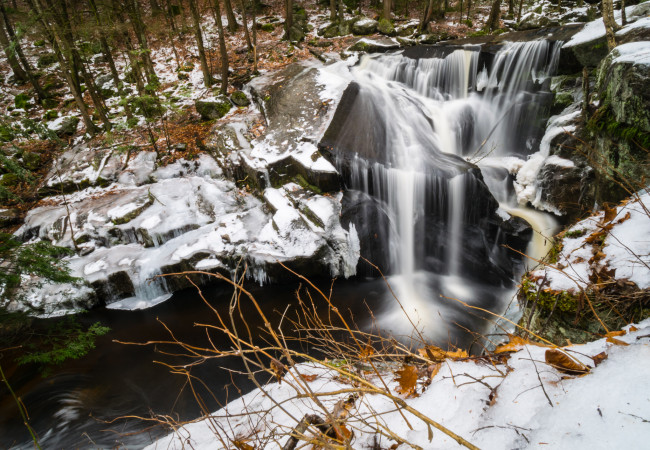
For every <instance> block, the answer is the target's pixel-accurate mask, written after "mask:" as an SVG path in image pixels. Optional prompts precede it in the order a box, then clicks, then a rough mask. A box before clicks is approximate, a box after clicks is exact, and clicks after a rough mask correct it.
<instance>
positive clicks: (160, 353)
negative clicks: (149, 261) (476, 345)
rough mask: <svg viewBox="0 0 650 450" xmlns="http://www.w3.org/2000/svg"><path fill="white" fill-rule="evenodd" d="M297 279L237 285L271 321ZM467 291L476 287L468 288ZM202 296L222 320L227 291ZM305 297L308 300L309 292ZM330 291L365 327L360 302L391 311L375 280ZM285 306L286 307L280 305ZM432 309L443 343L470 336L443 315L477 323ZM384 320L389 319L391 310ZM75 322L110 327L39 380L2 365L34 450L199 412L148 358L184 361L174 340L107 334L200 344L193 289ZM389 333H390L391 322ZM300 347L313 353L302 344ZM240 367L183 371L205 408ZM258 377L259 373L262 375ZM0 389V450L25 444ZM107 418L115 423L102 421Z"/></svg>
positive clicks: (240, 379) (121, 441)
mask: <svg viewBox="0 0 650 450" xmlns="http://www.w3.org/2000/svg"><path fill="white" fill-rule="evenodd" d="M318 285H319V287H321V288H322V289H323V291H324V292H326V293H328V292H329V289H330V282H329V281H324V280H322V281H320V282H318ZM298 286H299V285H298V284H297V283H296V284H286V285H278V286H266V287H264V288H260V287H258V286H250V285H249V286H247V287H248V288H249V289H251V292H252V293H253V294H254V296H255V297H256V298H257V300H258V301H259V302H260V304H261V306H262V308H263V310H264V313H265V314H267V315H268V317H269V319H270V320H271V321H272V322H274V326H277V324H278V322H279V319H280V317H281V315H282V313H283V312H285V310H287V316H288V317H295V313H296V305H297V300H296V296H295V291H296V289H297V288H298ZM493 289H494V288H486V289H485V290H484V291H483V292H482V293H481V294H480V296H479V297H480V298H481V299H482V300H481V301H480V304H481V305H483V306H486V307H497V308H498V307H499V306H498V305H499V303H500V301H499V298H498V295H497V294H499V293H495V292H490V290H492V291H493ZM473 292H474V294H477V293H478V291H476V290H474V291H473ZM204 294H205V297H206V298H207V299H209V301H210V303H211V304H212V305H213V306H214V307H215V308H217V310H218V311H219V314H221V315H222V317H224V318H227V317H228V303H229V301H230V298H231V295H232V290H231V289H230V288H226V287H223V286H222V287H219V286H216V287H210V288H205V289H204ZM313 297H314V298H317V296H316V295H314V296H313ZM305 298H306V297H305ZM332 298H333V299H334V302H335V304H336V305H337V306H338V307H339V309H340V310H341V311H346V314H347V315H348V317H351V318H353V321H354V323H356V325H357V326H358V327H359V328H360V329H364V330H371V329H373V319H372V316H371V314H370V313H369V312H368V311H369V309H371V310H373V311H374V312H375V317H380V318H381V317H383V316H384V315H385V314H389V316H388V317H392V316H391V315H392V314H394V311H395V307H394V306H390V305H391V303H392V302H391V301H390V300H388V301H387V299H390V294H389V293H388V291H387V289H386V285H385V282H384V281H383V280H381V279H379V280H369V281H362V280H349V281H337V282H336V283H335V284H334V291H333V296H332ZM466 300H467V299H466ZM433 301H436V300H433ZM438 301H440V300H438ZM287 305H291V306H289V308H288V309H287ZM319 305H320V306H319V309H320V314H321V316H322V317H326V316H327V314H326V311H327V310H326V308H325V305H324V302H321V303H320V304H319ZM440 312H441V314H442V316H443V317H445V316H446V317H448V318H450V319H451V320H450V322H451V323H448V324H446V325H445V330H444V332H443V333H442V335H443V336H444V339H443V341H444V342H438V344H440V345H446V342H447V340H451V341H453V342H454V343H455V344H458V345H461V346H466V345H467V344H469V342H470V339H471V336H469V335H467V334H466V333H464V332H462V331H461V329H460V328H459V327H458V326H457V325H454V323H453V322H458V323H459V324H460V325H461V326H462V327H467V328H469V329H474V330H477V329H479V330H480V329H481V328H482V327H484V324H483V322H482V321H481V320H480V319H478V318H476V317H474V316H472V315H470V314H468V313H467V311H466V310H463V308H462V307H459V305H450V306H446V307H444V308H441V309H440ZM242 313H243V314H244V316H245V317H246V319H247V324H248V326H249V327H250V329H251V330H252V332H253V333H254V334H256V336H257V339H258V341H259V342H260V343H262V342H263V341H261V340H260V337H259V330H260V329H261V328H262V327H263V323H262V321H261V320H260V318H259V317H258V315H257V313H256V312H255V311H254V308H253V306H252V304H251V303H250V302H248V301H244V302H243V303H242ZM390 320H391V321H394V319H392V318H391V319H390ZM80 321H81V322H82V323H84V324H86V325H89V324H92V323H94V322H96V321H101V322H102V324H104V325H106V326H109V327H110V328H111V332H110V333H108V334H107V335H106V336H102V337H100V338H99V339H98V340H97V348H96V349H95V350H94V351H92V352H91V353H90V354H89V355H88V356H87V357H85V358H84V359H82V360H79V361H67V362H66V363H65V364H63V365H62V366H60V367H58V368H57V369H56V370H55V371H54V372H53V374H52V375H51V376H50V377H48V378H46V379H43V378H41V377H40V375H38V373H36V372H35V369H34V368H33V367H18V368H15V367H14V368H11V367H9V368H8V370H9V371H11V372H12V373H11V375H10V381H11V384H12V386H13V388H14V389H15V390H16V392H17V394H18V395H19V396H21V398H22V400H23V401H24V403H25V405H26V407H27V410H28V412H29V414H30V417H31V424H32V426H33V427H34V429H35V430H36V431H37V434H38V436H39V438H40V440H41V443H42V445H43V448H66V449H67V448H112V447H119V446H127V447H128V448H139V447H142V446H144V445H146V444H148V443H150V442H151V441H152V439H154V438H155V437H157V436H160V435H161V434H164V433H165V430H164V429H162V428H160V427H155V428H152V429H149V430H147V427H148V424H146V423H144V422H143V421H141V420H137V419H118V420H115V418H117V417H120V416H143V417H150V416H151V414H160V415H165V416H170V417H172V418H174V419H177V420H189V419H193V418H196V417H198V416H199V415H200V414H201V410H200V409H199V407H198V406H197V403H196V401H195V399H194V397H193V396H192V394H191V392H190V390H189V389H188V387H187V386H186V383H185V381H186V379H185V377H183V376H180V375H174V374H171V373H170V370H169V368H167V367H165V366H163V365H161V364H158V363H156V362H155V361H160V362H164V363H167V364H171V363H188V362H190V360H189V359H183V358H180V357H178V356H173V355H172V354H177V353H179V348H177V347H172V346H169V345H164V344H158V345H155V346H154V345H149V346H135V345H123V344H119V343H116V342H114V341H115V340H117V341H129V342H146V341H159V340H164V341H166V340H169V338H170V335H169V333H168V332H167V331H166V330H165V328H164V326H163V325H162V323H164V324H166V325H167V326H168V327H169V329H170V330H172V331H173V333H174V335H175V336H176V338H178V339H179V340H182V341H184V342H187V343H191V344H193V345H198V346H206V347H207V346H209V342H208V339H207V337H206V333H205V329H204V328H201V327H196V326H194V324H195V323H213V324H216V323H217V319H216V317H215V316H214V314H213V313H212V312H211V311H210V309H209V308H208V307H207V306H206V305H205V304H204V303H203V302H202V300H201V299H200V298H199V296H198V295H197V294H196V292H195V291H190V290H188V291H182V292H178V293H176V294H175V295H174V296H173V297H172V298H171V299H170V300H168V301H167V302H164V303H162V304H160V305H157V306H155V307H153V308H150V309H147V310H143V311H119V310H108V309H101V310H95V311H92V312H89V313H87V314H84V315H83V316H80ZM416 321H417V320H416ZM240 326H241V324H240ZM389 327H390V324H389ZM283 329H284V330H285V332H287V333H290V331H291V324H290V322H289V321H288V320H285V321H284V322H283ZM242 331H243V329H242ZM395 331H399V327H396V330H395ZM436 334H439V333H436ZM212 341H213V342H214V343H215V345H216V346H217V347H220V348H230V347H231V343H230V342H229V341H228V340H227V338H225V337H224V336H222V335H219V334H218V333H216V332H214V333H212ZM302 350H306V351H312V352H314V349H309V348H302ZM8 365H9V361H6V360H5V361H4V362H3V367H5V369H6V370H7V366H8ZM225 368H228V369H230V370H226V369H225ZM241 370H243V366H242V363H241V361H240V360H239V359H235V358H230V359H227V360H226V359H221V360H218V361H217V360H210V361H206V362H205V363H203V364H201V365H198V366H196V367H193V368H192V369H191V373H192V375H194V376H196V377H198V378H200V379H201V380H202V381H203V382H204V383H205V386H206V388H207V389H209V390H210V391H211V392H212V393H213V394H214V398H213V397H212V396H211V395H208V392H207V389H206V388H198V392H199V394H200V395H201V396H202V397H203V399H204V400H205V402H206V407H207V409H208V410H210V411H213V410H216V409H218V408H219V407H220V406H221V404H223V403H224V402H226V401H227V400H228V399H229V398H231V399H232V398H234V397H238V396H239V395H241V394H243V393H246V392H248V391H250V390H251V389H253V387H254V386H253V383H252V382H251V381H250V380H249V379H248V378H247V377H245V376H243V375H241V374H237V373H236V372H237V371H241ZM260 381H262V382H263V381H265V379H264V377H261V378H260ZM233 382H235V383H236V387H234V385H233ZM1 389H2V390H0V393H1V397H0V399H1V400H0V448H10V447H15V448H33V444H32V442H31V440H30V438H29V435H28V433H27V431H26V429H25V427H24V425H23V424H22V421H21V420H19V418H18V417H19V416H18V412H17V409H16V407H15V404H14V403H13V400H12V399H11V397H10V395H9V394H8V392H7V390H6V389H5V387H4V386H2V388H1ZM110 420H115V421H114V422H112V423H107V421H110ZM143 430H144V431H143Z"/></svg>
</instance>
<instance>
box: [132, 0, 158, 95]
mask: <svg viewBox="0 0 650 450" xmlns="http://www.w3.org/2000/svg"><path fill="white" fill-rule="evenodd" d="M124 4H125V5H126V8H125V9H126V13H127V14H128V15H129V19H130V20H131V25H132V27H133V31H134V32H135V37H136V39H137V41H138V44H139V46H140V50H139V52H138V53H139V55H140V58H141V59H142V67H143V69H144V74H145V77H146V78H147V82H148V83H157V82H158V77H157V76H156V71H155V70H154V67H153V62H152V61H151V50H150V49H149V43H148V40H147V32H146V27H145V25H144V22H143V21H142V14H141V12H140V2H139V1H136V0H126V1H125V2H124Z"/></svg>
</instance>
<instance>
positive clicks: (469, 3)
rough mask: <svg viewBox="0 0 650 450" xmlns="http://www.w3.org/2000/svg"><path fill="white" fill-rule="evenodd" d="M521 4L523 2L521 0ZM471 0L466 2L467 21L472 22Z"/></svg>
mask: <svg viewBox="0 0 650 450" xmlns="http://www.w3.org/2000/svg"><path fill="white" fill-rule="evenodd" d="M521 1H522V2H523V1H524V0H521ZM471 13H472V0H467V20H470V21H471V20H472V15H471Z"/></svg>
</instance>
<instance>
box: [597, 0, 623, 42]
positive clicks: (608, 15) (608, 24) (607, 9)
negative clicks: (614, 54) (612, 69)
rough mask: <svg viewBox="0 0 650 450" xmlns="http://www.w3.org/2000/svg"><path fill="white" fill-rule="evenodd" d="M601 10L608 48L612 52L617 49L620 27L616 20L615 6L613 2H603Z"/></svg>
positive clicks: (603, 0)
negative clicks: (617, 35)
mask: <svg viewBox="0 0 650 450" xmlns="http://www.w3.org/2000/svg"><path fill="white" fill-rule="evenodd" d="M601 9H602V11H603V23H604V24H605V35H606V37H607V48H608V49H609V51H610V52H611V51H612V50H613V49H614V47H616V36H615V34H616V31H618V30H619V28H620V27H619V26H618V24H617V23H616V20H614V5H613V4H612V0H602V2H601Z"/></svg>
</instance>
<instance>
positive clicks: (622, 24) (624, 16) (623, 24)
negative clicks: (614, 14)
mask: <svg viewBox="0 0 650 450" xmlns="http://www.w3.org/2000/svg"><path fill="white" fill-rule="evenodd" d="M625 25H627V14H625V0H621V26H625Z"/></svg>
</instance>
